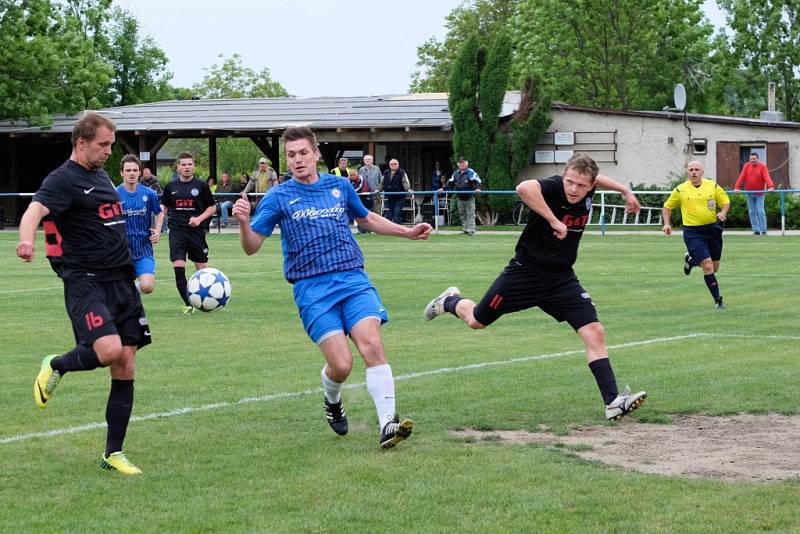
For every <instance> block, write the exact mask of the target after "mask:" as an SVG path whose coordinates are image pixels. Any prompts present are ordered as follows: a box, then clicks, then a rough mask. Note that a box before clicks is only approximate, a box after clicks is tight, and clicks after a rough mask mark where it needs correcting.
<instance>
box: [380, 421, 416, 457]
mask: <svg viewBox="0 0 800 534" xmlns="http://www.w3.org/2000/svg"><path fill="white" fill-rule="evenodd" d="M412 430H414V422H413V421H412V420H411V419H403V420H402V421H400V419H399V418H398V417H397V416H396V415H395V416H394V417H393V418H392V420H391V421H389V422H388V423H386V424H385V425H383V430H381V448H383V449H391V448H392V447H394V446H395V445H397V444H398V443H400V442H401V441H403V440H404V439H406V438H408V437H409V436H410V435H411V431H412Z"/></svg>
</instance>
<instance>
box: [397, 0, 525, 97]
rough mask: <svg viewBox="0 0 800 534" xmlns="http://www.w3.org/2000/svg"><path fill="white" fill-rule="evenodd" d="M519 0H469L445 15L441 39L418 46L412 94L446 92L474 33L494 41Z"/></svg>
mask: <svg viewBox="0 0 800 534" xmlns="http://www.w3.org/2000/svg"><path fill="white" fill-rule="evenodd" d="M519 3H520V0H468V1H465V2H463V4H462V5H460V6H458V7H457V8H455V9H453V10H452V11H451V12H450V13H449V14H448V15H447V17H446V21H447V22H446V23H445V27H446V28H447V33H446V35H445V36H444V38H443V39H442V40H440V39H439V37H431V38H429V39H428V40H426V41H425V42H424V43H422V44H421V45H420V46H418V47H417V70H416V71H414V72H413V73H412V75H411V86H410V87H409V91H410V92H412V93H425V92H446V91H447V90H448V80H449V79H450V73H451V70H452V68H453V62H454V61H455V58H456V56H457V54H458V51H459V50H460V49H461V46H462V45H463V44H464V41H465V40H466V39H467V36H469V35H471V34H472V33H476V32H477V33H478V34H479V35H480V38H481V40H482V41H484V42H487V43H488V42H493V41H494V39H495V38H496V36H497V35H498V33H499V32H500V30H501V29H502V28H504V27H505V25H506V23H507V22H508V21H509V20H510V19H511V18H513V16H514V15H515V14H516V10H517V6H518V5H519Z"/></svg>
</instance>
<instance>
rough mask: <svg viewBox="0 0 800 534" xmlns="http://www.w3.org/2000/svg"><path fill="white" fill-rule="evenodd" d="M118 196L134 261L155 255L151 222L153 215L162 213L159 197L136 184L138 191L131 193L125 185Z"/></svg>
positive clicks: (119, 187) (118, 188)
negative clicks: (151, 238) (151, 239)
mask: <svg viewBox="0 0 800 534" xmlns="http://www.w3.org/2000/svg"><path fill="white" fill-rule="evenodd" d="M117 194H118V195H119V199H120V202H121V203H122V213H123V214H124V215H125V232H126V233H127V234H128V246H129V247H130V249H131V256H132V257H133V259H134V260H138V259H141V258H144V257H145V256H152V255H153V244H152V243H151V242H150V222H151V220H152V218H153V215H154V214H155V215H157V214H159V213H161V203H160V202H159V201H158V195H157V194H156V192H155V191H153V190H152V189H150V188H149V187H145V186H143V185H142V184H136V191H135V192H133V193H129V192H128V191H126V190H125V186H124V185H120V186H118V187H117Z"/></svg>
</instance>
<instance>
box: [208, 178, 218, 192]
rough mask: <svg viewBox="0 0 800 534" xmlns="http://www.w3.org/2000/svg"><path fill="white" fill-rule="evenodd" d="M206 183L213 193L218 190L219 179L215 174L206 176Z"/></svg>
mask: <svg viewBox="0 0 800 534" xmlns="http://www.w3.org/2000/svg"><path fill="white" fill-rule="evenodd" d="M206 183H207V184H208V188H209V189H211V193H212V194H213V193H216V192H217V179H216V178H214V177H213V176H209V177H208V178H206Z"/></svg>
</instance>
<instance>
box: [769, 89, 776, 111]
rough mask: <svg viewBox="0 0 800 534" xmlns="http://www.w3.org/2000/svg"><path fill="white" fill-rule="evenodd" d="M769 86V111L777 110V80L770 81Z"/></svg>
mask: <svg viewBox="0 0 800 534" xmlns="http://www.w3.org/2000/svg"><path fill="white" fill-rule="evenodd" d="M767 87H768V89H767V111H775V82H769V85H768V86H767Z"/></svg>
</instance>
